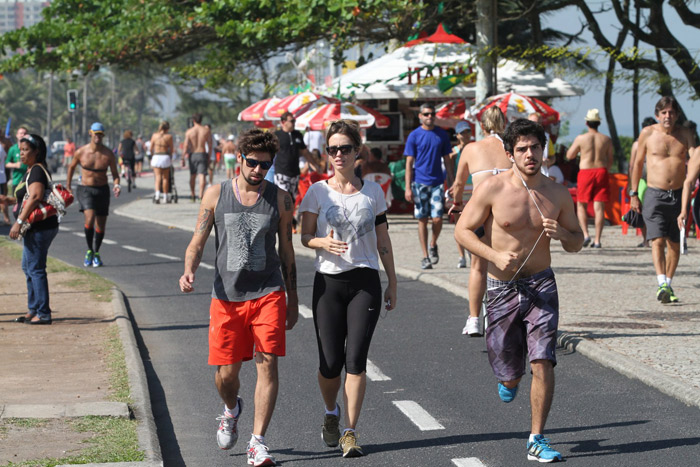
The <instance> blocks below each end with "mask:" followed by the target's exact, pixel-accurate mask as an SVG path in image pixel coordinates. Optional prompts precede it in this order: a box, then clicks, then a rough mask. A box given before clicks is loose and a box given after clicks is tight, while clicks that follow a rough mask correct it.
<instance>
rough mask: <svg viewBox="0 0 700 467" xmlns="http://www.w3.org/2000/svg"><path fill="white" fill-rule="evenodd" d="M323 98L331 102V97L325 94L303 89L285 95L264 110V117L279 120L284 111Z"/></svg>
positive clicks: (291, 110) (293, 109)
mask: <svg viewBox="0 0 700 467" xmlns="http://www.w3.org/2000/svg"><path fill="white" fill-rule="evenodd" d="M323 99H325V103H329V102H331V101H330V99H332V98H327V97H326V96H322V95H321V94H316V93H315V92H311V91H305V92H301V93H299V94H294V95H292V96H287V97H285V98H283V99H281V100H280V101H279V102H277V103H276V104H275V105H273V106H270V108H268V109H267V110H265V118H266V119H267V120H279V118H280V117H281V116H282V114H283V113H285V112H292V113H294V112H295V111H297V110H298V109H299V108H300V107H302V106H303V105H306V104H308V103H310V102H313V101H316V100H323Z"/></svg>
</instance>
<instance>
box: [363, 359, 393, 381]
mask: <svg viewBox="0 0 700 467" xmlns="http://www.w3.org/2000/svg"><path fill="white" fill-rule="evenodd" d="M367 377H368V378H369V379H370V381H391V378H389V377H388V376H387V375H385V374H384V373H382V370H380V369H379V367H378V366H377V365H375V364H374V363H372V362H371V361H370V360H367Z"/></svg>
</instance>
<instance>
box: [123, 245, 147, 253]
mask: <svg viewBox="0 0 700 467" xmlns="http://www.w3.org/2000/svg"><path fill="white" fill-rule="evenodd" d="M122 248H124V249H125V250H130V251H135V252H137V253H146V252H147V251H148V250H145V249H143V248H138V247H135V246H131V245H122Z"/></svg>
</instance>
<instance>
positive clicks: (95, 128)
mask: <svg viewBox="0 0 700 467" xmlns="http://www.w3.org/2000/svg"><path fill="white" fill-rule="evenodd" d="M90 131H92V132H93V133H104V132H105V126H104V125H103V124H101V123H100V122H95V123H93V124H92V125H91V126H90Z"/></svg>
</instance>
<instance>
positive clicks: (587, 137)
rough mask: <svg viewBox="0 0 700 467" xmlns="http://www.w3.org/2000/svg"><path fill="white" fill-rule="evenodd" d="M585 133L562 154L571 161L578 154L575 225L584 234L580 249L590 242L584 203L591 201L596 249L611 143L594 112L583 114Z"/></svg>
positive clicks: (607, 193)
mask: <svg viewBox="0 0 700 467" xmlns="http://www.w3.org/2000/svg"><path fill="white" fill-rule="evenodd" d="M586 126H587V127H588V132H587V133H584V134H582V135H579V136H577V137H576V139H574V143H573V144H572V145H571V147H570V148H569V150H568V151H567V152H566V159H567V160H573V159H576V156H577V155H578V154H579V153H580V154H581V161H580V162H579V169H580V170H579V172H578V180H577V183H578V185H577V186H578V189H577V192H576V198H577V206H576V210H577V213H578V222H579V224H580V225H581V230H583V233H584V234H585V238H584V239H583V246H588V244H589V243H591V237H589V236H588V213H587V212H586V210H587V209H588V203H590V202H591V201H593V210H594V212H595V240H594V241H593V243H592V244H591V248H600V237H601V236H602V235H603V225H605V203H607V202H608V201H610V182H609V181H608V171H609V170H610V167H612V163H613V145H612V140H611V139H610V138H609V137H608V136H606V135H604V134H602V133H600V132H599V131H598V127H599V126H600V114H599V112H598V109H591V110H589V111H588V113H587V114H586Z"/></svg>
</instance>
